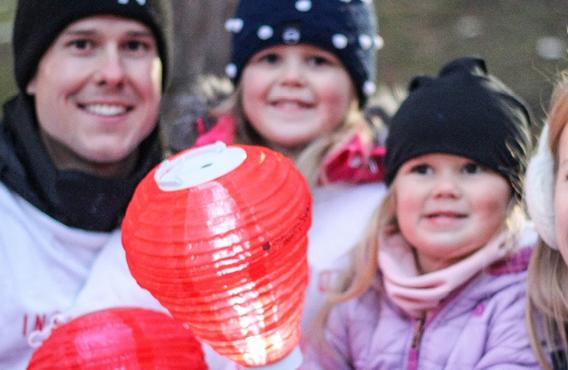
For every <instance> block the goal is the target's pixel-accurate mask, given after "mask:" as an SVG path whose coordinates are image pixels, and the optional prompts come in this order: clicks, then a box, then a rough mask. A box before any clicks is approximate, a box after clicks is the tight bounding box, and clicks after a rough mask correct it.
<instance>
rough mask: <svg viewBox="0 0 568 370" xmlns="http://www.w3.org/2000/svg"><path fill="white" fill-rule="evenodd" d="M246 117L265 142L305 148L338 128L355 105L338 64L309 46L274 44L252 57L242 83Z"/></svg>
mask: <svg viewBox="0 0 568 370" xmlns="http://www.w3.org/2000/svg"><path fill="white" fill-rule="evenodd" d="M241 88H242V104H243V110H244V113H245V115H246V117H247V119H248V121H249V122H250V124H251V125H252V126H253V127H254V129H255V130H256V131H257V132H258V133H259V134H260V135H261V136H262V137H264V138H265V139H267V140H268V141H270V142H272V143H274V144H276V145H279V146H283V147H287V148H291V147H294V146H298V145H302V144H306V143H308V142H310V141H312V140H314V139H316V138H317V137H319V136H320V135H323V134H325V133H328V132H330V131H332V130H333V129H335V128H336V127H337V126H339V125H340V124H341V123H342V122H343V121H344V120H345V116H346V115H347V112H348V110H349V108H350V106H351V104H353V102H354V100H355V92H354V89H353V85H352V83H351V79H350V77H349V74H348V73H347V71H346V69H345V68H344V67H343V65H342V64H341V62H340V61H339V59H338V58H337V57H336V56H335V55H333V54H331V53H329V52H327V51H325V50H322V49H320V48H317V47H314V46H310V45H293V46H292V45H278V46H273V47H270V48H267V49H264V50H261V51H260V52H258V53H257V54H255V55H254V56H253V57H252V58H251V60H250V61H249V62H248V63H247V65H246V67H245V69H244V71H243V76H242V79H241Z"/></svg>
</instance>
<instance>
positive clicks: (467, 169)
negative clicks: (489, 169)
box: [463, 162, 483, 174]
mask: <svg viewBox="0 0 568 370" xmlns="http://www.w3.org/2000/svg"><path fill="white" fill-rule="evenodd" d="M482 170H483V168H482V167H481V166H480V165H479V164H477V163H475V162H470V163H468V164H466V165H465V166H463V172H464V173H467V174H475V173H479V172H481V171H482Z"/></svg>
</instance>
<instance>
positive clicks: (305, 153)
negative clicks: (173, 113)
mask: <svg viewBox="0 0 568 370" xmlns="http://www.w3.org/2000/svg"><path fill="white" fill-rule="evenodd" d="M227 84H228V80H225V79H219V78H215V77H212V76H207V77H205V78H203V79H202V80H201V81H200V90H201V94H202V95H203V96H204V97H205V100H206V101H214V104H212V105H214V106H213V108H212V109H211V110H210V111H209V113H210V115H212V116H213V117H218V116H220V115H222V114H230V115H232V116H233V118H234V119H235V121H236V137H235V143H237V144H251V145H262V146H266V147H269V148H272V149H275V150H279V151H282V152H284V153H285V154H288V155H290V156H292V157H293V158H294V161H295V163H296V165H297V166H298V168H299V169H300V171H301V172H302V173H303V174H304V176H305V177H306V179H307V180H308V183H309V184H310V186H314V185H315V184H316V183H317V182H318V181H321V182H322V183H326V182H327V178H326V177H325V174H324V173H322V172H321V163H322V162H323V161H324V160H325V159H326V158H328V157H330V156H332V155H333V154H334V153H335V152H336V151H337V150H338V149H340V148H342V147H343V146H344V144H345V143H346V142H347V141H348V140H349V139H350V138H352V137H353V135H355V134H359V135H360V138H361V140H362V141H363V145H365V146H366V147H369V148H370V147H371V146H372V145H373V142H374V141H376V140H377V137H380V136H381V134H382V133H383V132H386V125H385V123H384V122H383V121H382V120H380V119H377V118H376V117H374V118H368V117H365V112H364V111H363V109H361V108H359V105H358V102H357V99H356V98H354V99H353V101H352V102H351V105H350V108H349V109H348V111H347V112H346V114H345V118H344V120H343V122H342V123H341V124H339V125H338V126H337V127H336V128H335V129H334V130H333V131H331V132H328V133H326V134H325V135H322V136H320V137H318V138H316V139H315V140H313V141H311V142H309V143H307V144H306V145H304V146H302V147H299V148H295V149H294V150H292V151H289V150H287V149H286V148H281V147H277V146H275V145H274V144H273V143H271V142H269V141H267V140H266V139H265V138H263V137H262V136H261V135H260V134H259V133H258V132H256V130H255V129H254V128H253V127H252V125H251V124H250V123H249V122H248V120H247V118H246V115H245V113H244V111H243V105H242V92H241V91H242V90H241V88H240V86H237V87H236V89H235V90H234V91H231V93H227ZM220 89H222V90H223V95H224V98H223V99H218V98H217V99H215V98H212V96H213V95H215V94H217V95H218V90H220ZM216 90H217V91H216ZM401 100H402V97H400V96H398V95H396V96H395V92H394V90H393V91H392V92H391V91H390V90H388V89H385V88H383V89H379V94H377V96H376V97H375V98H374V99H371V101H373V102H374V103H375V104H381V107H382V108H383V109H384V110H385V111H386V112H387V113H388V114H391V113H392V112H394V110H395V109H396V107H397V105H398V103H399V102H400V101H401Z"/></svg>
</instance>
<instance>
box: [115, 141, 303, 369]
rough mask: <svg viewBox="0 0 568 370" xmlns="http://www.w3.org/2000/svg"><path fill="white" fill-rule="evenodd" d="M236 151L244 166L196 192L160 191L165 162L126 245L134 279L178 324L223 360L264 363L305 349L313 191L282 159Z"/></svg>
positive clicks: (131, 214) (133, 213) (147, 186)
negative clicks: (303, 327) (302, 327)
mask: <svg viewBox="0 0 568 370" xmlns="http://www.w3.org/2000/svg"><path fill="white" fill-rule="evenodd" d="M231 147H232V148H240V149H239V150H244V152H246V158H245V159H244V161H243V162H242V163H240V164H239V165H238V166H237V167H236V168H234V169H231V170H230V171H228V172H226V173H224V174H221V175H220V176H218V177H216V178H214V179H211V180H208V181H205V182H202V183H199V184H197V185H194V186H188V187H186V188H183V189H180V190H174V191H172V190H163V189H162V188H161V187H160V186H159V184H158V183H157V180H156V178H157V176H158V175H159V172H158V173H157V172H156V171H157V169H159V167H160V166H158V168H157V169H154V170H153V171H151V173H149V174H148V176H147V177H146V178H145V179H144V180H143V181H142V182H141V183H140V184H139V186H138V187H137V189H136V191H135V194H134V196H133V199H132V200H131V203H130V204H129V206H128V209H127V212H126V216H125V219H124V222H123V244H124V248H125V250H126V256H127V261H128V265H129V267H130V271H131V273H132V275H133V276H134V277H135V279H136V280H137V281H138V283H139V284H140V285H141V286H142V287H144V288H146V289H148V291H150V292H151V293H152V294H153V295H154V296H155V297H156V298H157V299H158V300H159V301H160V303H162V305H164V307H166V308H167V309H168V310H169V311H170V312H171V314H172V315H173V316H174V317H175V318H177V319H179V320H182V321H184V322H186V323H188V324H189V326H190V327H191V329H192V331H193V332H194V333H195V335H196V336H197V337H199V338H200V339H201V340H203V341H205V342H207V343H209V344H210V345H211V346H212V347H213V349H215V350H216V351H217V352H218V353H220V354H221V355H223V356H226V357H228V358H230V359H232V360H233V361H235V362H237V363H239V364H241V365H243V366H262V365H266V364H271V363H273V362H276V361H278V360H280V359H282V358H283V357H285V356H286V355H287V354H289V353H290V352H291V351H292V349H294V348H295V347H296V346H297V345H298V343H299V338H300V316H301V313H302V309H303V301H304V292H305V288H306V285H307V276H308V269H307V257H306V251H307V231H308V229H309V226H310V224H311V195H310V192H309V187H308V185H307V183H306V181H305V180H304V177H303V176H302V175H301V174H300V172H299V171H298V170H297V169H296V168H295V166H294V164H293V163H292V162H291V161H290V160H289V159H288V158H286V157H284V156H283V155H281V154H280V153H277V152H275V151H272V150H270V149H267V148H263V147H257V146H245V145H242V146H241V145H238V146H231ZM192 150H196V149H190V150H187V151H184V152H181V153H179V154H178V155H176V156H174V157H173V158H172V159H171V160H172V161H176V160H180V159H182V160H183V156H191V155H192V153H194V152H192ZM197 150H198V149H197ZM203 167H207V165H204V166H203Z"/></svg>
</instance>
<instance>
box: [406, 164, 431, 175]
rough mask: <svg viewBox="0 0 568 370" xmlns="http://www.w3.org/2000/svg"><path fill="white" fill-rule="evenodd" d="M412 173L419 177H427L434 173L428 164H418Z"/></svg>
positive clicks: (411, 169) (411, 170)
mask: <svg viewBox="0 0 568 370" xmlns="http://www.w3.org/2000/svg"><path fill="white" fill-rule="evenodd" d="M410 172H412V173H417V174H419V175H426V174H429V173H432V167H430V166H429V165H427V164H417V165H414V166H412V167H411V168H410Z"/></svg>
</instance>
